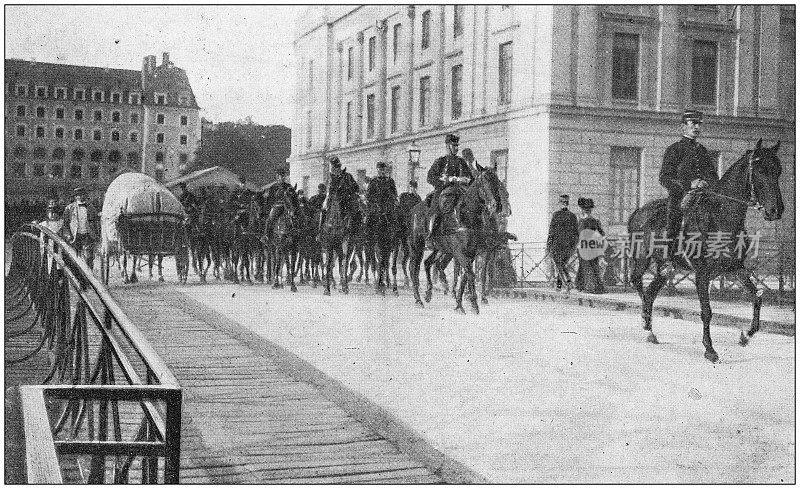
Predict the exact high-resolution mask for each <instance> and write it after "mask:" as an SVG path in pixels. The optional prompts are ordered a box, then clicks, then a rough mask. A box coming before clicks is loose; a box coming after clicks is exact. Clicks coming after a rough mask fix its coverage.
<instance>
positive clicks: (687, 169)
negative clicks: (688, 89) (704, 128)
mask: <svg viewBox="0 0 800 489" xmlns="http://www.w3.org/2000/svg"><path fill="white" fill-rule="evenodd" d="M682 121H683V125H682V126H681V128H682V131H683V137H682V138H681V139H680V141H678V142H676V143H673V144H671V145H670V146H669V147H668V148H667V150H666V151H665V152H664V162H663V164H662V166H661V173H660V175H659V182H660V183H661V185H662V186H664V187H665V188H666V189H667V192H669V199H668V200H669V210H668V213H667V239H668V240H669V249H668V254H669V256H668V257H667V262H666V264H665V267H664V269H663V270H662V272H661V274H662V275H670V274H672V273H675V265H674V264H673V263H672V260H673V257H674V255H675V254H677V252H678V251H679V250H678V249H677V248H678V235H679V234H680V230H681V222H682V221H683V207H684V202H683V200H684V197H686V196H687V194H688V195H691V196H694V195H695V194H696V193H697V192H701V191H702V189H704V188H706V187H708V186H712V187H713V186H715V185H716V184H717V183H718V182H719V178H718V177H717V168H716V165H714V163H713V162H712V161H711V157H710V156H709V154H708V151H707V150H706V148H705V146H703V145H702V144H700V143H699V142H697V138H698V137H699V136H700V126H701V124H702V123H703V113H702V112H700V111H697V110H686V111H684V112H683V117H682Z"/></svg>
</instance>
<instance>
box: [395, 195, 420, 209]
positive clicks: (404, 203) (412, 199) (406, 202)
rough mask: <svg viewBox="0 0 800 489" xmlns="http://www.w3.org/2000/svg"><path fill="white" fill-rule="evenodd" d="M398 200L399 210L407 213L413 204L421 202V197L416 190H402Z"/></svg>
mask: <svg viewBox="0 0 800 489" xmlns="http://www.w3.org/2000/svg"><path fill="white" fill-rule="evenodd" d="M398 201H399V206H400V212H402V213H403V214H407V213H408V212H409V211H411V209H413V208H414V206H415V205H417V204H419V203H420V202H422V197H420V196H419V194H417V193H416V192H403V193H402V194H400V197H399V198H398Z"/></svg>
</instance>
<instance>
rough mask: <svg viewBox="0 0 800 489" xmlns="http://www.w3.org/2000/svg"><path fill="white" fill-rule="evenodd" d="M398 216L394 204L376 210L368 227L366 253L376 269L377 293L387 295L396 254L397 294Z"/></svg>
mask: <svg viewBox="0 0 800 489" xmlns="http://www.w3.org/2000/svg"><path fill="white" fill-rule="evenodd" d="M397 216H398V210H397V206H396V205H395V204H394V203H390V204H389V205H387V206H385V207H384V208H379V209H375V210H374V211H373V214H372V218H371V219H370V220H369V222H368V225H367V226H366V227H367V229H366V233H365V237H366V242H365V246H364V251H365V254H366V258H367V263H369V262H372V263H373V267H374V269H375V273H376V276H375V293H376V294H380V295H384V296H385V295H386V290H385V289H384V280H385V284H386V287H388V286H389V284H390V279H389V261H390V259H391V257H392V253H394V257H395V259H394V262H393V263H394V266H393V272H394V285H393V287H392V292H394V294H395V295H398V292H397V251H398V249H399V243H398V235H397Z"/></svg>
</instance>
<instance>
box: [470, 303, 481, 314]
mask: <svg viewBox="0 0 800 489" xmlns="http://www.w3.org/2000/svg"><path fill="white" fill-rule="evenodd" d="M472 312H474V313H475V314H480V313H481V310H480V308H479V307H478V304H477V303H475V304H472Z"/></svg>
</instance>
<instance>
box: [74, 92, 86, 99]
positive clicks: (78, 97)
mask: <svg viewBox="0 0 800 489" xmlns="http://www.w3.org/2000/svg"><path fill="white" fill-rule="evenodd" d="M83 97H84V91H83V90H75V100H83Z"/></svg>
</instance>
